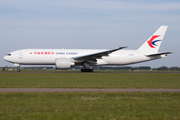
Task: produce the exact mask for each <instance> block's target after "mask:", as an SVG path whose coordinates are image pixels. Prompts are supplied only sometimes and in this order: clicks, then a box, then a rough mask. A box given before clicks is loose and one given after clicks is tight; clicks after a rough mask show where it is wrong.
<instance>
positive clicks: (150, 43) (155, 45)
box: [138, 26, 168, 53]
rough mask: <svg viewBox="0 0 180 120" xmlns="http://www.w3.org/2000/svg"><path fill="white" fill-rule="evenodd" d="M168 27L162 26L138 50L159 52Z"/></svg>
mask: <svg viewBox="0 0 180 120" xmlns="http://www.w3.org/2000/svg"><path fill="white" fill-rule="evenodd" d="M167 27H168V26H161V27H160V28H159V29H158V30H157V31H156V32H155V33H154V34H153V35H152V36H151V37H150V38H149V39H148V40H147V41H146V42H145V43H144V44H143V45H142V46H141V47H140V48H139V49H138V50H141V51H149V52H154V53H156V52H158V50H159V47H160V45H161V43H162V40H163V37H164V35H165V33H166V30H167Z"/></svg>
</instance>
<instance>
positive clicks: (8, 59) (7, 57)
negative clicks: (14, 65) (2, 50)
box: [3, 55, 11, 62]
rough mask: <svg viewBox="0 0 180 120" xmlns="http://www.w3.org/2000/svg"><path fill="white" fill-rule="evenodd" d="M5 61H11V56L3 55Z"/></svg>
mask: <svg viewBox="0 0 180 120" xmlns="http://www.w3.org/2000/svg"><path fill="white" fill-rule="evenodd" d="M3 59H4V60H5V61H7V62H11V57H10V56H7V55H6V56H4V58H3Z"/></svg>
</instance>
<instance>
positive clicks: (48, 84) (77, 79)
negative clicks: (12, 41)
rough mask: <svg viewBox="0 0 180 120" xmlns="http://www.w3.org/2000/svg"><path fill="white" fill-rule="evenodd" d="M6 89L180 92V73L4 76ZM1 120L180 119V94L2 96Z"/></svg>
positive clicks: (2, 81) (1, 74) (1, 75)
mask: <svg viewBox="0 0 180 120" xmlns="http://www.w3.org/2000/svg"><path fill="white" fill-rule="evenodd" d="M0 88H142V89H143V88H156V89H158V88H171V89H172V88H174V89H175V88H176V89H180V74H179V73H171V72H167V73H153V72H152V73H151V72H149V73H144V72H142V73H139V72H138V73H137V72H125V73H113V72H112V73H105V72H104V73H98V72H95V73H79V72H77V73H63V72H60V73H42V72H41V73H33V72H32V73H23V72H22V73H14V72H6V73H4V72H0ZM0 119H1V120H14V119H17V120H19V119H23V120H24V119H26V120H31V119H33V120H36V119H38V120H56V119H57V120H81V119H82V120H84V119H85V120H92V119H94V120H119V119H125V120H139V119H142V120H144V119H151V120H154V119H161V120H171V119H174V120H176V119H180V93H179V92H174V93H171V92H152V93H151V92H52V93H47V92H42V93H13V92H12V93H11V92H5V93H0Z"/></svg>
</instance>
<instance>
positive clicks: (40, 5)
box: [1, 0, 180, 11]
mask: <svg viewBox="0 0 180 120" xmlns="http://www.w3.org/2000/svg"><path fill="white" fill-rule="evenodd" d="M1 3H2V4H1V6H4V5H6V6H11V7H12V6H14V7H17V8H18V9H28V8H34V9H35V10H37V9H39V10H40V9H46V8H48V7H67V8H84V9H101V10H103V9H104V10H130V11H132V10H135V11H142V10H143V11H149V10H150V11H167V10H180V2H177V1H175V2H173V1H170V2H159V3H157V2H138V1H130V2H127V1H126V2H125V1H116V0H115V1H113V0H65V1H64V0H51V1H49V0H38V1H24V0H16V1H14V0H6V1H2V2H1Z"/></svg>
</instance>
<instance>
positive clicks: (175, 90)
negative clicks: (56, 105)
mask: <svg viewBox="0 0 180 120" xmlns="http://www.w3.org/2000/svg"><path fill="white" fill-rule="evenodd" d="M0 92H180V89H89V88H88V89H86V88H84V89H79V88H72V89H71V88H0Z"/></svg>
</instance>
